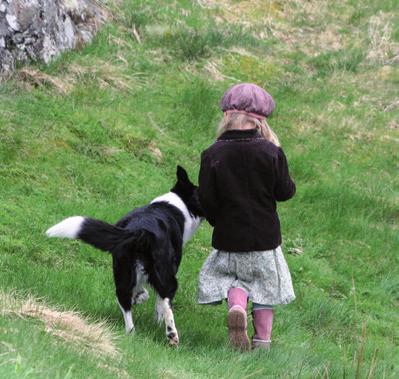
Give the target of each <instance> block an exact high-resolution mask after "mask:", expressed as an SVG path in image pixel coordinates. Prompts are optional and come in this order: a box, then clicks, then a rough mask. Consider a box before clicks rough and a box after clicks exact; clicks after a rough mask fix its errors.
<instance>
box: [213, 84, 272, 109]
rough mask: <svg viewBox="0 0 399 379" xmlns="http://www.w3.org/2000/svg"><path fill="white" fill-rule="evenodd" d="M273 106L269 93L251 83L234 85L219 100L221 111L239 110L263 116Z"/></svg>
mask: <svg viewBox="0 0 399 379" xmlns="http://www.w3.org/2000/svg"><path fill="white" fill-rule="evenodd" d="M275 106H276V105H275V103H274V100H273V98H272V97H271V95H270V94H269V93H267V92H266V91H265V90H264V89H263V88H261V87H259V86H257V85H256V84H252V83H241V84H236V85H234V86H233V87H231V88H229V89H228V90H227V91H226V92H225V93H224V95H223V97H222V100H221V101H220V107H221V108H222V111H223V112H228V111H241V112H243V113H244V112H245V113H248V114H251V113H252V114H255V115H258V116H263V117H268V116H269V115H270V114H271V113H272V112H273V109H274V108H275Z"/></svg>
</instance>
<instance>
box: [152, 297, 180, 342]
mask: <svg viewBox="0 0 399 379" xmlns="http://www.w3.org/2000/svg"><path fill="white" fill-rule="evenodd" d="M156 309H157V314H158V320H159V318H160V317H161V320H162V318H163V319H165V327H166V338H167V339H168V342H169V345H171V346H177V345H178V344H179V335H178V334H177V329H176V326H175V318H174V315H173V311H172V305H171V302H170V299H169V298H167V297H165V298H163V299H162V298H161V297H160V296H159V295H158V297H157V303H156Z"/></svg>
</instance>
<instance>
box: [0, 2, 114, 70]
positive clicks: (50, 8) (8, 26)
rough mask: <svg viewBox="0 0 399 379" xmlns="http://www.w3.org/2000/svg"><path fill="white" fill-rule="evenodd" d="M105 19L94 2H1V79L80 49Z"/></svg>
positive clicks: (103, 11)
mask: <svg viewBox="0 0 399 379" xmlns="http://www.w3.org/2000/svg"><path fill="white" fill-rule="evenodd" d="M106 18H107V12H106V11H105V9H104V8H103V7H102V6H101V3H99V2H98V1H95V0H0V76H3V77H4V76H6V75H7V74H9V73H11V72H12V71H13V70H14V69H15V65H16V62H27V61H29V60H34V61H43V62H45V63H48V62H49V61H50V60H51V59H52V58H53V57H55V56H57V55H59V54H60V53H61V52H62V51H64V50H68V49H73V48H76V47H79V46H81V45H82V44H84V43H86V42H88V41H90V40H91V39H92V38H93V36H94V35H95V33H96V32H97V30H98V28H99V26H100V25H101V23H102V22H103V21H105V20H106Z"/></svg>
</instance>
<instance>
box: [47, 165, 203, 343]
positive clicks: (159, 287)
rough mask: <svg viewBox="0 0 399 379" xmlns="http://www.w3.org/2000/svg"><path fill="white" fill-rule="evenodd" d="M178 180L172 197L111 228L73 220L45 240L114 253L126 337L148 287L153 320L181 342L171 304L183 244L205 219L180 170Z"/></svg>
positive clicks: (168, 195) (195, 189) (192, 187)
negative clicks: (153, 303) (71, 242)
mask: <svg viewBox="0 0 399 379" xmlns="http://www.w3.org/2000/svg"><path fill="white" fill-rule="evenodd" d="M176 176H177V182H176V184H175V186H174V187H173V188H172V189H171V191H170V192H168V193H166V194H164V195H162V196H159V197H157V198H156V199H154V200H153V201H152V202H151V203H150V204H149V205H146V206H144V207H142V208H138V209H135V210H133V211H131V212H130V213H128V214H127V215H126V216H125V217H123V218H122V219H121V220H119V221H118V222H117V223H116V224H115V225H111V224H108V223H106V222H103V221H99V220H94V219H92V218H87V217H82V216H75V217H69V218H67V219H65V220H64V221H62V222H60V223H59V224H56V225H54V226H53V227H51V228H50V229H48V230H47V232H46V234H47V236H49V237H65V238H70V239H80V240H82V241H84V242H86V243H88V244H90V245H93V246H94V247H96V248H98V249H100V250H103V251H108V252H110V253H111V254H112V260H113V272H114V281H115V287H116V296H117V298H118V303H119V306H120V308H121V310H122V313H123V317H124V320H125V326H126V333H129V332H131V331H132V330H134V324H133V319H132V312H131V307H132V304H138V303H141V302H143V301H145V300H147V299H148V292H147V291H146V290H145V289H144V288H143V284H144V283H145V282H148V283H149V284H150V285H151V286H152V287H153V288H154V289H155V291H156V293H157V300H156V313H157V318H158V322H161V321H162V320H163V319H164V320H165V325H166V336H167V339H168V341H169V344H170V345H177V344H178V343H179V337H178V334H177V330H176V327H175V323H174V317H173V312H172V300H173V298H174V296H175V293H176V290H177V280H176V273H177V270H178V268H179V264H180V260H181V257H182V249H183V245H184V244H185V242H187V241H188V240H189V239H190V238H191V237H192V235H193V234H194V232H195V231H196V230H197V228H198V227H199V225H200V223H201V220H202V217H203V213H202V211H201V206H200V203H199V200H198V187H197V186H195V185H194V184H193V183H191V181H190V179H189V178H188V175H187V172H186V171H185V170H184V169H183V168H182V167H180V166H177V172H176Z"/></svg>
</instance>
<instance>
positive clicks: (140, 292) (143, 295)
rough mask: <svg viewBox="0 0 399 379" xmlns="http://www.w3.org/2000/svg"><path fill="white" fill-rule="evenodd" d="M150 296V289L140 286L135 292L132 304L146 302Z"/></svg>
mask: <svg viewBox="0 0 399 379" xmlns="http://www.w3.org/2000/svg"><path fill="white" fill-rule="evenodd" d="M149 297H150V295H149V294H148V291H147V290H146V289H145V288H143V287H140V288H138V289H137V290H135V292H134V293H133V296H132V304H141V303H144V302H145V301H147V300H148V299H149Z"/></svg>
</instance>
